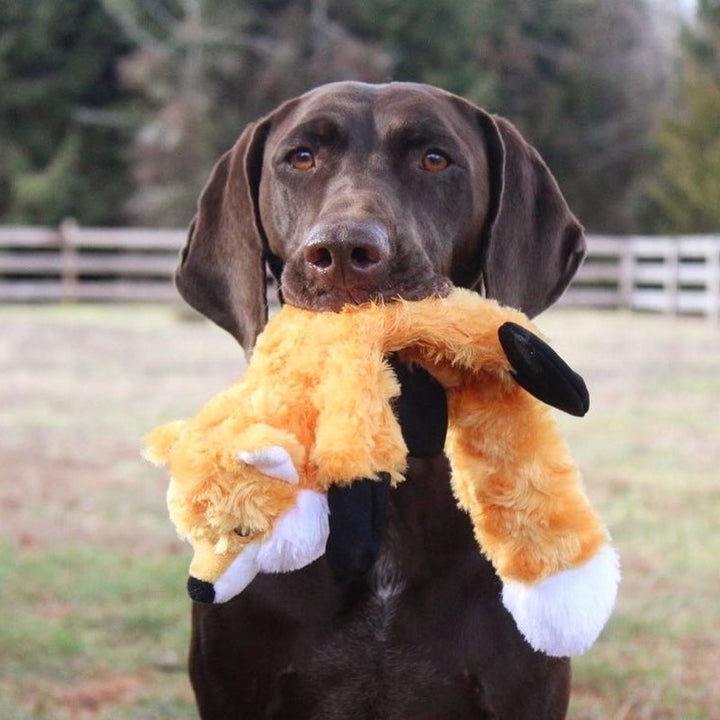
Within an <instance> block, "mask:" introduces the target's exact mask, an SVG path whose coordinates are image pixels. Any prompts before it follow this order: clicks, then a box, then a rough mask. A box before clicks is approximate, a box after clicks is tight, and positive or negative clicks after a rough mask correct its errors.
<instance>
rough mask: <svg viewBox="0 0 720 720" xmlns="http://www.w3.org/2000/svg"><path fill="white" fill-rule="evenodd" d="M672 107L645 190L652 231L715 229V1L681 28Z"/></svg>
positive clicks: (718, 38)
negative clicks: (657, 166) (690, 24)
mask: <svg viewBox="0 0 720 720" xmlns="http://www.w3.org/2000/svg"><path fill="white" fill-rule="evenodd" d="M683 47H684V50H685V55H684V57H683V60H682V64H681V72H682V75H681V79H680V82H679V92H678V98H677V110H676V111H675V112H674V113H673V114H672V115H670V116H668V117H667V118H666V119H665V121H664V123H663V125H662V127H661V129H660V132H659V134H658V139H657V142H658V148H659V153H660V170H659V173H658V177H657V178H656V180H655V181H654V182H652V183H651V184H650V186H649V187H648V190H647V204H646V206H645V209H644V215H645V220H646V223H647V225H648V226H649V227H651V228H652V229H654V230H656V231H657V232H678V233H694V232H720V3H718V2H717V0H700V3H699V5H698V23H697V25H696V26H695V27H694V28H692V29H688V30H687V31H686V33H685V37H684V42H683Z"/></svg>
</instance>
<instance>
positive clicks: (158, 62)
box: [103, 0, 389, 225]
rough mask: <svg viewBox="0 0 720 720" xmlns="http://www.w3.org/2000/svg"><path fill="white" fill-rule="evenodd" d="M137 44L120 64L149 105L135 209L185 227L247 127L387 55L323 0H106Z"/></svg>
mask: <svg viewBox="0 0 720 720" xmlns="http://www.w3.org/2000/svg"><path fill="white" fill-rule="evenodd" d="M103 2H104V5H105V8H106V9H107V11H108V12H109V13H110V14H111V15H112V16H113V17H114V18H115V19H116V21H117V23H118V25H119V26H120V27H122V28H123V30H124V32H125V34H126V35H127V37H128V38H129V39H131V40H132V42H133V43H134V46H135V49H134V51H133V53H132V54H131V55H130V56H128V58H126V59H125V60H124V61H123V63H122V67H121V76H122V78H123V80H124V82H125V83H126V85H127V86H128V87H131V88H132V89H133V90H134V91H136V92H138V93H139V94H140V95H141V96H142V97H143V99H144V111H143V114H142V117H141V119H140V123H139V129H138V131H137V132H136V134H135V137H134V139H133V142H132V148H131V156H132V158H133V171H134V178H135V191H134V192H133V194H132V197H131V198H130V203H129V208H130V211H131V213H132V216H133V217H134V219H135V220H136V221H140V222H143V223H145V224H157V225H183V224H186V223H187V222H188V221H189V219H190V217H191V216H192V213H193V212H194V208H195V203H196V199H197V196H198V194H199V192H200V189H201V187H202V185H203V182H204V181H205V179H206V178H207V176H208V173H209V171H210V168H211V166H212V164H213V163H214V162H215V160H216V159H217V158H218V157H219V155H220V154H221V153H222V152H224V151H225V150H227V149H228V148H229V147H230V146H231V145H232V144H233V142H234V140H235V139H236V138H237V136H238V135H239V133H240V131H241V130H242V128H243V127H244V125H245V124H246V123H248V122H250V121H252V120H255V119H256V118H258V117H260V116H261V115H263V114H264V113H265V112H267V111H268V110H269V109H271V108H272V107H274V106H275V105H277V104H279V103H280V102H281V101H282V100H285V99H287V98H288V97H292V96H293V95H296V94H298V93H301V92H303V91H305V90H307V89H309V88H311V87H313V86H314V85H317V84H319V83H322V82H329V81H331V80H338V79H342V78H346V77H355V78H357V79H364V80H368V81H374V80H378V79H381V78H382V77H383V76H384V75H385V73H386V70H387V67H388V65H389V62H388V58H387V56H386V54H385V53H383V52H381V51H379V50H376V49H375V48H373V47H371V46H369V45H366V44H364V43H362V42H360V41H358V40H357V39H355V38H353V37H352V36H350V35H349V34H348V33H347V32H346V31H345V30H344V29H343V28H342V27H341V26H340V25H338V24H337V23H336V22H334V21H332V20H331V19H330V18H329V17H328V15H327V8H326V4H325V2H324V1H323V0H313V2H312V3H311V7H310V11H308V10H307V8H306V4H305V3H304V2H295V1H293V0H260V1H256V2H252V3H250V2H246V3H240V2H237V1H235V0H232V1H231V0H103Z"/></svg>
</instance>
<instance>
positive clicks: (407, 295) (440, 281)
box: [280, 275, 453, 312]
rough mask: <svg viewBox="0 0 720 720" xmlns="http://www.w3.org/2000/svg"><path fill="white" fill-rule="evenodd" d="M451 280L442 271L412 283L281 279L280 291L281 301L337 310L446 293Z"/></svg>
mask: <svg viewBox="0 0 720 720" xmlns="http://www.w3.org/2000/svg"><path fill="white" fill-rule="evenodd" d="M452 288H453V284H452V283H451V282H450V280H449V279H448V278H446V277H444V276H442V275H433V276H432V277H430V278H427V279H426V280H425V281H424V282H422V283H418V284H412V285H403V284H397V285H390V286H389V287H385V288H377V287H350V288H348V287H319V286H312V285H305V286H301V287H298V288H296V287H293V284H292V283H286V282H282V283H281V286H280V292H281V295H282V298H283V301H284V302H286V303H288V304H290V305H294V306H296V307H300V308H303V309H305V310H313V311H315V312H339V311H340V310H342V308H343V307H345V306H346V305H364V304H366V303H371V302H382V303H390V302H395V301H397V300H407V301H415V300H424V299H425V298H428V297H445V296H446V295H448V294H449V293H450V291H451V290H452Z"/></svg>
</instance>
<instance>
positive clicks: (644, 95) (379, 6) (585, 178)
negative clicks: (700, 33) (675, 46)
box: [331, 0, 671, 232]
mask: <svg viewBox="0 0 720 720" xmlns="http://www.w3.org/2000/svg"><path fill="white" fill-rule="evenodd" d="M331 11H332V12H334V14H335V17H337V18H338V19H339V18H343V22H345V23H346V25H347V27H348V28H349V29H350V30H351V31H352V32H354V33H356V34H358V35H359V36H360V37H362V38H363V39H365V40H368V41H371V42H374V43H378V44H380V45H381V46H382V47H383V48H384V49H386V50H388V51H390V52H392V57H393V77H395V78H398V79H410V80H418V81H422V82H429V83H433V84H439V85H441V86H443V87H445V88H446V89H448V90H451V91H454V92H456V93H458V94H460V95H463V96H465V97H467V98H468V99H470V100H473V101H475V102H476V103H478V104H480V105H482V106H484V107H486V108H487V109H489V110H491V111H493V112H496V113H498V114H502V115H506V116H507V117H508V118H509V119H510V120H512V121H513V122H514V123H515V124H516V125H517V126H518V127H519V128H520V130H521V131H522V132H523V134H524V135H525V137H527V138H528V139H529V140H530V141H531V142H532V143H533V144H535V145H536V146H537V147H538V149H539V150H540V152H541V153H542V155H543V156H544V157H545V159H546V160H547V161H548V163H549V165H550V167H551V168H552V170H553V172H554V173H555V174H556V176H557V177H558V180H559V181H560V184H561V186H562V188H563V191H564V193H565V194H566V196H567V197H568V199H569V201H570V204H571V206H572V208H573V209H574V210H575V212H576V213H577V214H578V215H579V216H580V218H581V220H582V221H583V223H585V225H586V226H587V227H588V229H590V230H594V231H606V232H610V231H627V230H630V229H632V227H633V223H634V219H635V205H634V202H635V198H636V187H637V186H638V185H639V184H640V183H641V182H642V181H643V179H644V177H645V175H646V172H647V168H648V165H649V162H650V159H651V146H650V144H649V142H648V138H649V136H650V133H651V130H652V128H653V127H654V123H655V114H656V108H657V105H658V102H659V101H661V100H662V98H663V97H664V96H665V92H666V91H665V85H666V83H667V73H668V68H669V60H670V57H671V55H670V52H669V49H670V48H669V46H668V44H667V43H666V42H665V38H664V37H663V35H662V33H661V20H660V19H658V17H657V15H658V11H657V7H656V5H655V4H654V3H653V5H652V6H651V5H650V4H649V2H648V0H482V1H479V0H436V2H433V3H429V2H425V0H366V1H365V2H363V3H354V2H352V1H351V0H334V2H332V4H331ZM663 19H665V18H663Z"/></svg>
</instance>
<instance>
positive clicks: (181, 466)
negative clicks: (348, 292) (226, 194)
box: [146, 289, 619, 656]
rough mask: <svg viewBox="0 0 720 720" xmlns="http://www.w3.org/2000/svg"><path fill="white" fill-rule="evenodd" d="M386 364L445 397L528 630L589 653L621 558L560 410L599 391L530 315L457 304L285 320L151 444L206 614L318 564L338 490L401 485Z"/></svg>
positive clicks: (402, 451) (379, 307)
mask: <svg viewBox="0 0 720 720" xmlns="http://www.w3.org/2000/svg"><path fill="white" fill-rule="evenodd" d="M388 353H397V354H398V357H399V358H400V359H401V360H402V361H403V362H409V363H416V364H418V365H420V366H422V367H423V368H425V369H426V370H427V371H428V372H430V373H431V374H432V375H433V376H434V377H435V378H436V379H437V380H438V381H439V383H440V384H441V385H442V386H443V387H444V389H445V391H446V393H447V399H448V418H449V429H448V436H447V441H446V447H445V449H446V452H447V455H448V457H449V459H450V463H451V467H452V486H453V491H454V493H455V496H456V498H457V500H458V503H459V505H460V507H461V508H463V509H464V510H465V511H466V512H467V513H468V514H469V516H470V518H471V520H472V524H473V527H474V531H475V536H476V538H477V540H478V543H479V544H480V547H481V549H482V551H483V552H484V553H485V555H486V556H487V557H488V558H489V559H490V561H491V562H492V563H493V565H494V567H495V569H496V572H497V574H498V576H499V577H500V579H501V580H502V583H503V602H504V604H505V606H506V607H507V609H508V610H509V611H510V613H511V614H512V615H513V617H514V619H515V621H516V623H517V625H518V627H519V629H520V630H521V632H522V633H523V634H524V635H525V637H526V638H527V640H528V642H529V643H530V644H531V645H532V646H533V647H534V648H535V649H537V650H542V651H544V652H546V653H548V654H550V655H558V656H565V655H574V654H578V653H581V652H583V651H584V650H585V649H587V648H588V647H589V646H590V645H591V644H592V643H593V642H594V641H595V639H596V638H597V636H598V634H599V633H600V631H601V629H602V627H603V626H604V624H605V622H606V621H607V619H608V617H609V616H610V613H611V612H612V608H613V605H614V601H615V596H616V592H617V584H618V581H619V566H618V559H617V556H616V553H615V551H614V549H613V548H612V547H611V545H610V544H609V536H608V532H607V530H606V529H605V527H604V525H603V523H602V522H601V520H600V519H599V518H598V517H597V515H596V514H595V513H594V512H593V510H592V508H591V507H590V504H589V502H588V500H587V498H586V496H585V494H584V492H583V489H582V483H581V478H580V473H579V471H578V469H577V467H576V465H575V463H574V462H573V460H572V458H571V456H570V454H569V451H568V449H567V446H566V444H565V442H564V440H563V438H562V437H561V435H560V432H559V430H558V428H557V427H556V424H555V422H554V420H553V417H552V414H551V410H550V408H549V407H548V406H547V405H546V404H545V402H549V403H551V404H553V405H555V406H558V407H561V408H562V409H565V410H568V411H570V412H574V413H575V414H584V412H585V411H586V410H587V396H586V394H585V387H584V383H582V380H581V379H580V378H579V376H576V375H575V374H574V373H573V372H572V371H571V370H570V369H569V368H568V367H567V366H566V365H565V364H564V363H563V362H562V360H560V358H559V357H558V356H557V355H555V353H554V352H553V351H552V350H550V348H549V347H548V346H547V345H546V344H545V343H543V342H542V341H541V340H540V339H539V338H537V337H536V335H535V334H534V332H533V330H532V326H531V324H530V322H529V321H528V320H527V318H526V317H525V316H524V315H522V314H521V313H520V312H518V311H515V310H510V309H507V308H502V307H500V306H499V305H498V304H497V303H495V302H494V301H491V300H485V299H483V298H481V297H480V296H478V295H477V294H476V293H474V292H471V291H467V290H460V289H455V290H453V291H452V292H451V293H450V294H449V295H448V296H447V297H446V298H428V299H426V300H421V301H415V302H406V301H402V300H398V301H397V302H392V303H387V304H369V305H364V306H358V307H347V308H346V309H344V310H343V311H342V312H340V313H330V312H327V313H317V312H310V311H306V310H302V309H299V308H296V307H291V306H285V307H283V309H282V310H281V311H280V312H279V313H278V315H277V316H276V317H274V318H273V319H272V320H271V321H270V322H269V323H268V325H267V326H266V328H265V331H264V332H263V333H262V335H261V336H260V337H259V339H258V342H257V344H256V347H255V349H254V351H253V355H252V359H251V361H250V364H249V367H248V369H247V371H246V372H245V374H244V375H243V376H242V378H241V379H240V380H239V381H238V382H237V383H236V384H234V385H233V386H231V387H230V388H229V389H228V390H226V391H224V392H221V393H220V394H218V395H217V396H216V397H214V398H213V399H212V400H210V401H209V402H208V403H207V404H206V405H205V407H203V408H202V409H201V411H200V412H199V413H198V414H197V415H196V416H195V417H193V418H191V419H189V420H184V421H178V422H174V423H170V424H167V425H163V426H161V427H159V428H156V429H155V430H154V431H152V432H151V433H150V435H149V436H148V438H147V439H146V444H147V448H146V456H147V457H148V458H149V459H150V460H152V461H153V462H155V463H157V464H162V465H166V466H167V467H168V469H169V472H170V474H171V476H172V478H171V481H170V487H169V490H168V506H169V510H170V515H171V518H172V520H173V522H174V523H175V525H176V527H177V530H178V532H179V533H180V534H181V535H182V536H185V537H186V538H187V539H188V540H189V541H190V543H191V544H192V546H193V549H194V557H193V560H192V563H191V566H190V580H189V582H188V590H189V592H190V595H191V597H193V598H194V599H196V600H200V601H204V602H224V601H226V600H228V599H230V598H231V597H233V596H235V595H236V594H237V593H239V592H241V591H242V590H243V589H244V588H245V587H246V586H247V584H248V583H249V582H251V580H252V579H253V578H254V577H255V575H256V574H257V573H259V572H260V573H262V572H285V571H289V570H294V569H298V568H301V567H303V566H305V565H307V564H309V563H310V562H312V561H314V560H315V559H317V558H318V557H319V556H321V555H322V554H323V553H324V550H325V543H326V541H327V536H328V519H327V516H328V508H327V500H326V495H327V491H328V488H329V487H330V486H331V485H333V484H342V485H346V484H349V483H352V482H353V480H355V479H358V478H373V477H375V478H378V477H381V476H383V477H387V476H388V475H389V477H390V480H391V483H392V484H396V483H398V482H400V481H402V480H403V472H404V470H405V467H406V461H407V448H406V446H405V443H404V442H403V438H402V434H401V430H400V427H399V424H398V422H397V419H396V418H395V415H394V413H393V400H394V399H395V398H396V397H397V396H398V394H399V384H398V382H397V379H396V377H395V375H394V373H393V372H392V370H391V368H390V366H389V365H388V362H387V360H386V356H387V355H388ZM543 401H545V402H543Z"/></svg>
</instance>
